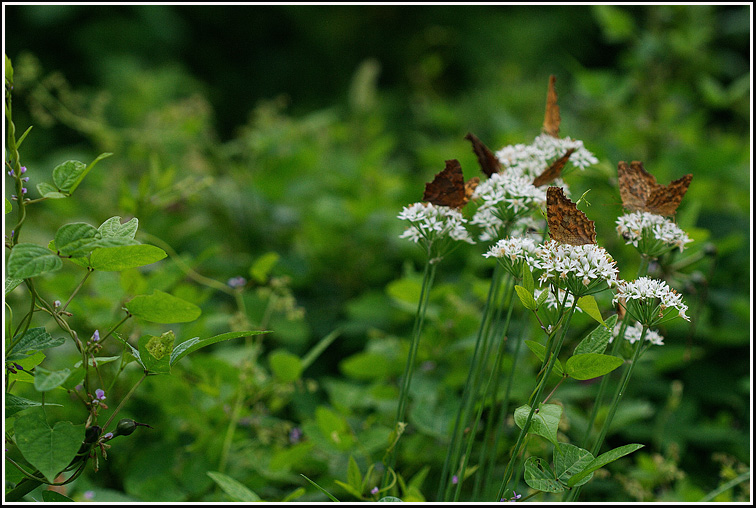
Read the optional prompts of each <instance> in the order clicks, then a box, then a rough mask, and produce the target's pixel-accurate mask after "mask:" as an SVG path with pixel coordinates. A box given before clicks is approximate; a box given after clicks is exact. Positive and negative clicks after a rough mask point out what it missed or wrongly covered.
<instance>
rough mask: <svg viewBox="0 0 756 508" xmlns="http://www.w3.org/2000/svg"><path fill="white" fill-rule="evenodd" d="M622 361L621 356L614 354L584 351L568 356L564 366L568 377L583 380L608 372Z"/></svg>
mask: <svg viewBox="0 0 756 508" xmlns="http://www.w3.org/2000/svg"><path fill="white" fill-rule="evenodd" d="M622 363H623V360H622V358H618V357H616V356H612V355H602V354H598V353H585V354H582V355H575V356H571V357H570V358H568V359H567V363H566V364H565V367H566V369H567V374H568V375H569V376H570V377H572V378H574V379H579V380H581V381H583V380H586V379H593V378H596V377H599V376H603V375H604V374H608V373H609V372H611V371H613V370H614V369H616V368H617V367H619V366H620V365H622Z"/></svg>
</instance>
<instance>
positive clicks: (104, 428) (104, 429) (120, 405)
mask: <svg viewBox="0 0 756 508" xmlns="http://www.w3.org/2000/svg"><path fill="white" fill-rule="evenodd" d="M145 379H147V372H145V373H144V375H143V376H142V377H140V378H139V381H137V382H136V384H135V385H134V386H133V387H131V390H129V393H127V394H126V396H125V397H124V398H123V399H121V403H120V404H118V407H117V408H116V409H115V411H113V413H112V414H111V415H110V418H108V421H107V422H105V425H103V426H102V432H103V433H104V432H105V431H106V430H107V429H108V426H109V425H110V422H112V421H113V418H115V416H116V415H117V414H118V412H119V411H120V410H121V408H123V405H124V404H126V401H127V400H129V399H130V398H131V396H132V395H133V394H134V392H135V391H136V389H137V388H138V387H139V385H141V384H142V381H144V380H145Z"/></svg>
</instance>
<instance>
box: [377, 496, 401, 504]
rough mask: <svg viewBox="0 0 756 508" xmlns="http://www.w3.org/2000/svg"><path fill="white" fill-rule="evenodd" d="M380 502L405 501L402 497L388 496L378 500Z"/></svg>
mask: <svg viewBox="0 0 756 508" xmlns="http://www.w3.org/2000/svg"><path fill="white" fill-rule="evenodd" d="M378 502H379V503H403V502H404V501H402V500H401V499H399V498H398V497H395V496H386V497H382V498H380V499H379V500H378Z"/></svg>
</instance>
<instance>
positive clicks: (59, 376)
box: [34, 366, 71, 392]
mask: <svg viewBox="0 0 756 508" xmlns="http://www.w3.org/2000/svg"><path fill="white" fill-rule="evenodd" d="M69 375H71V369H63V370H56V371H51V370H47V369H44V368H42V367H40V366H37V367H36V368H35V369H34V388H35V389H36V390H37V391H38V392H48V391H50V390H52V389H54V388H57V387H59V386H60V385H62V384H63V383H65V381H66V379H68V376H69Z"/></svg>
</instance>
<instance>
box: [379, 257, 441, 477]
mask: <svg viewBox="0 0 756 508" xmlns="http://www.w3.org/2000/svg"><path fill="white" fill-rule="evenodd" d="M437 266H438V263H434V262H432V260H431V259H430V258H429V259H428V262H427V263H426V264H425V269H424V270H423V284H422V287H421V289H420V299H419V301H418V304H417V313H416V314H415V324H414V327H413V330H412V342H411V343H410V348H409V354H408V356H407V363H406V365H405V366H404V376H403V378H402V388H401V391H400V392H399V404H398V405H397V410H396V420H395V422H394V431H395V432H396V431H397V429H398V427H399V424H400V423H401V422H403V421H404V413H405V411H406V408H407V399H408V398H409V388H410V382H411V381H412V373H413V371H414V366H415V357H416V356H417V348H418V345H419V343H420V335H421V334H422V331H423V323H424V321H425V312H426V310H427V309H428V300H429V296H430V290H431V287H432V286H433V279H434V278H435V276H436V268H437ZM397 437H398V436H397ZM397 445H398V443H395V444H394V446H392V447H391V448H390V449H389V450H388V452H387V457H386V459H385V464H386V470H385V471H384V475H383V485H384V487H385V486H386V485H387V482H388V479H389V474H390V473H389V471H390V470H393V469H394V466H395V464H396V447H397Z"/></svg>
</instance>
